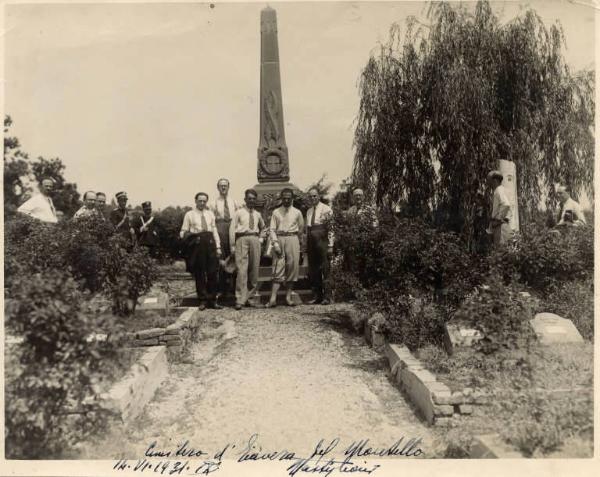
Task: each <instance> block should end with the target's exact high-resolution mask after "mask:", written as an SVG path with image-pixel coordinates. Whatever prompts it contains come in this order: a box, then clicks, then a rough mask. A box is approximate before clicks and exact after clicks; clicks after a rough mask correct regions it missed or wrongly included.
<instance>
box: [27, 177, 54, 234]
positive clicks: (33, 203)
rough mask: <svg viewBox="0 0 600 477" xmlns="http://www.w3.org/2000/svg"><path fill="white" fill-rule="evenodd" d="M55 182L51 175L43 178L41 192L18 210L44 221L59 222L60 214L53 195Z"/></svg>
mask: <svg viewBox="0 0 600 477" xmlns="http://www.w3.org/2000/svg"><path fill="white" fill-rule="evenodd" d="M54 184H55V181H54V179H52V178H50V177H45V178H44V179H42V182H41V183H40V186H39V189H40V193H39V194H36V195H34V196H33V197H32V198H31V199H29V200H28V201H26V202H24V203H23V204H21V206H20V207H19V208H18V209H17V211H18V212H21V213H23V214H26V215H29V216H31V217H33V218H35V219H38V220H41V221H42V222H48V223H52V224H55V223H56V222H58V216H57V214H56V209H55V208H54V203H53V202H52V197H51V196H52V192H53V191H54Z"/></svg>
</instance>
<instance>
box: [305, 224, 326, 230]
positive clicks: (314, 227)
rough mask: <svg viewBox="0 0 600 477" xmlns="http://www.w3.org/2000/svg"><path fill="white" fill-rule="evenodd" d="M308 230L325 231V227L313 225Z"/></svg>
mask: <svg viewBox="0 0 600 477" xmlns="http://www.w3.org/2000/svg"><path fill="white" fill-rule="evenodd" d="M308 228H309V230H321V229H326V228H327V227H325V225H324V224H315V225H311V226H309V227H308Z"/></svg>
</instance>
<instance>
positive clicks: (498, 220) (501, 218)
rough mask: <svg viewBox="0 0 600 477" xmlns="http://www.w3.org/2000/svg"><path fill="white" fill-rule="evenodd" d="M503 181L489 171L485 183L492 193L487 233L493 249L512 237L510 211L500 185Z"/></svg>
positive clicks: (493, 172)
mask: <svg viewBox="0 0 600 477" xmlns="http://www.w3.org/2000/svg"><path fill="white" fill-rule="evenodd" d="M503 180H504V176H503V175H502V173H501V172H500V171H497V170H494V171H490V173H489V174H488V175H487V183H488V185H489V186H490V187H491V188H492V189H493V191H494V195H493V199H492V215H491V217H490V224H489V226H488V228H487V233H488V234H490V235H492V238H493V244H494V248H498V247H500V246H501V245H502V244H504V243H506V242H507V241H508V239H509V238H510V236H511V235H512V231H511V229H510V225H509V224H510V219H511V217H512V211H511V207H510V201H509V200H508V196H507V195H506V190H505V189H504V186H503V185H502V181H503Z"/></svg>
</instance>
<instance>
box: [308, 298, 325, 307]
mask: <svg viewBox="0 0 600 477" xmlns="http://www.w3.org/2000/svg"><path fill="white" fill-rule="evenodd" d="M321 303H323V299H322V298H315V299H314V300H310V301H309V302H308V304H309V305H320V304H321Z"/></svg>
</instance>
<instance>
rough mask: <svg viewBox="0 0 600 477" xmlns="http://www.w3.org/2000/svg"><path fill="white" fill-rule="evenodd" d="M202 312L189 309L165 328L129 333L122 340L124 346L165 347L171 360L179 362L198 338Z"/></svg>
mask: <svg viewBox="0 0 600 477" xmlns="http://www.w3.org/2000/svg"><path fill="white" fill-rule="evenodd" d="M199 319H200V312H199V311H198V310H197V309H194V308H187V309H186V310H185V311H184V312H183V313H182V314H181V315H180V316H179V318H177V320H175V323H172V324H170V325H169V326H167V327H165V328H149V329H145V330H140V331H136V332H135V333H127V334H126V335H125V336H124V337H123V340H122V342H121V343H122V345H123V346H127V347H134V348H137V347H146V346H165V347H167V350H168V357H169V360H178V359H180V358H181V357H182V355H183V354H184V353H185V351H186V350H187V349H189V345H190V343H191V342H192V341H193V340H194V339H195V338H196V335H197V333H198V325H199Z"/></svg>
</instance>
